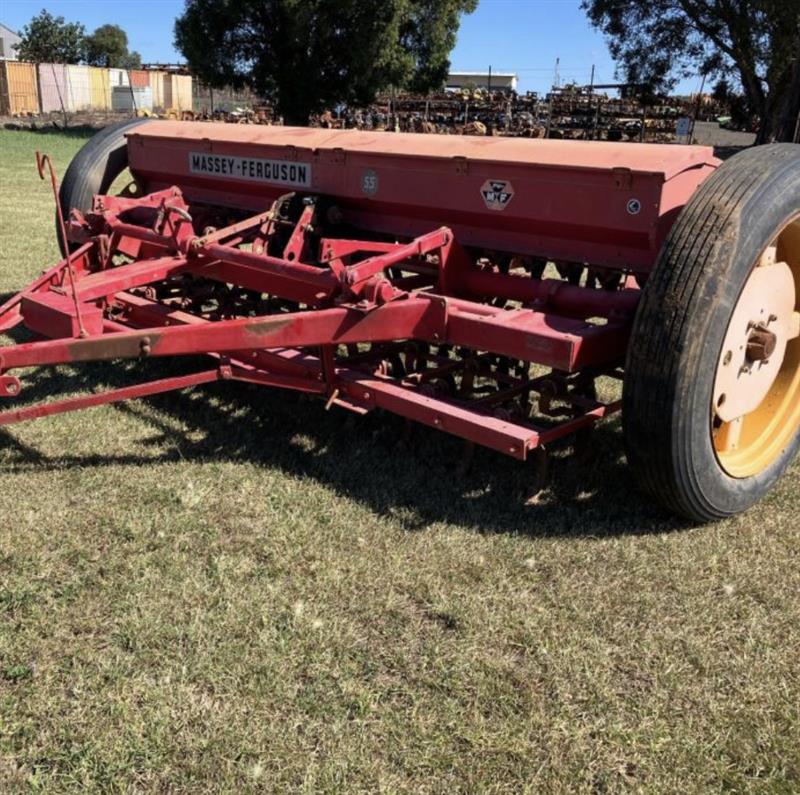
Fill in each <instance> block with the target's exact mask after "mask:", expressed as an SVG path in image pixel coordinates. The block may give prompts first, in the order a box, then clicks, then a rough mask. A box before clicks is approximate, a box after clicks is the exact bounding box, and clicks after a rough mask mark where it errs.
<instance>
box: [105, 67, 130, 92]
mask: <svg viewBox="0 0 800 795" xmlns="http://www.w3.org/2000/svg"><path fill="white" fill-rule="evenodd" d="M108 71H109V72H110V73H111V87H112V88H113V87H114V86H129V85H130V84H131V81H130V78H129V77H128V70H127V69H109V70H108Z"/></svg>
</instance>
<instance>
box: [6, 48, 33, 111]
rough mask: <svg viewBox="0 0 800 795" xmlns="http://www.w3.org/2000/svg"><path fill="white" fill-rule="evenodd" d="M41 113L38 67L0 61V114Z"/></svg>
mask: <svg viewBox="0 0 800 795" xmlns="http://www.w3.org/2000/svg"><path fill="white" fill-rule="evenodd" d="M38 112H39V89H38V83H37V80H36V65H35V64H32V63H23V62H22V61H0V113H2V114H4V115H14V114H17V113H38Z"/></svg>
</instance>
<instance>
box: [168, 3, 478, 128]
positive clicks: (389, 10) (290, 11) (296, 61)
mask: <svg viewBox="0 0 800 795" xmlns="http://www.w3.org/2000/svg"><path fill="white" fill-rule="evenodd" d="M476 6H477V0H187V1H186V8H185V10H184V13H183V15H182V16H181V17H179V18H178V19H177V21H176V23H175V44H176V46H177V47H178V49H179V50H180V51H181V52H182V53H183V55H184V57H185V58H186V60H187V61H188V63H189V66H190V68H191V69H192V71H193V72H194V73H195V74H196V75H197V76H198V77H199V78H200V79H202V80H204V81H205V82H207V83H209V84H210V85H212V86H215V87H221V86H224V85H234V86H243V85H249V86H251V87H252V88H253V89H254V90H255V91H257V92H258V93H259V94H261V95H263V96H266V97H268V98H270V99H271V100H273V101H274V102H275V103H276V105H277V107H278V110H279V111H280V112H281V113H282V115H283V116H284V118H285V119H286V120H287V121H288V122H290V123H295V124H305V123H306V122H307V120H308V115H309V113H312V112H315V111H319V110H322V109H323V108H325V107H333V106H335V105H337V104H339V103H357V104H366V103H368V102H370V101H372V100H373V99H374V97H375V93H376V92H377V91H379V90H381V89H384V88H387V87H388V86H396V87H398V88H400V87H407V88H410V89H413V90H415V91H427V90H430V89H431V88H435V87H438V86H440V85H441V84H442V83H443V82H444V80H445V78H446V76H447V71H448V69H449V66H450V64H449V60H448V57H449V54H450V51H451V50H452V48H453V46H454V45H455V37H456V33H457V31H458V26H459V22H460V17H461V14H462V13H470V12H471V11H473V10H474V9H475V7H476Z"/></svg>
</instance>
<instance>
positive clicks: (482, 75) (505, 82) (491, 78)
mask: <svg viewBox="0 0 800 795" xmlns="http://www.w3.org/2000/svg"><path fill="white" fill-rule="evenodd" d="M518 80H519V77H518V75H516V74H514V73H513V72H492V73H491V74H490V73H489V72H488V71H486V72H450V74H449V75H447V83H446V85H445V87H446V88H448V89H451V90H458V89H461V88H487V89H488V88H491V89H492V91H516V90H517V82H518Z"/></svg>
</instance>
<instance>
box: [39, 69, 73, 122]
mask: <svg viewBox="0 0 800 795" xmlns="http://www.w3.org/2000/svg"><path fill="white" fill-rule="evenodd" d="M39 93H40V96H41V98H42V113H51V112H52V111H54V110H56V111H61V110H69V98H68V97H67V79H66V70H65V68H64V65H63V64H58V63H40V64H39Z"/></svg>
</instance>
